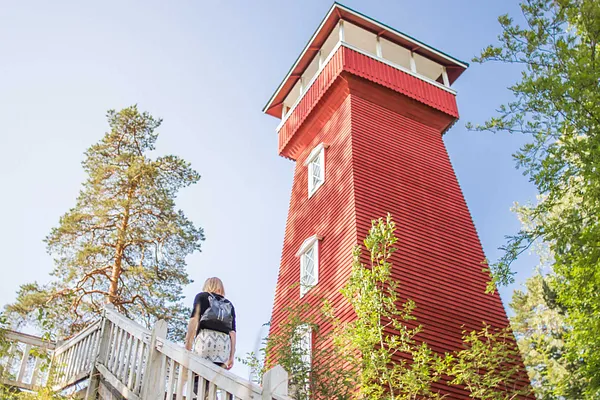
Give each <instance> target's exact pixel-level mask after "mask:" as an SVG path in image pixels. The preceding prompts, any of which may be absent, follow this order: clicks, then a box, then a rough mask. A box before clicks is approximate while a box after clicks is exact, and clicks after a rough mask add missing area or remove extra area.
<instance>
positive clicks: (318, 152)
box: [304, 143, 327, 198]
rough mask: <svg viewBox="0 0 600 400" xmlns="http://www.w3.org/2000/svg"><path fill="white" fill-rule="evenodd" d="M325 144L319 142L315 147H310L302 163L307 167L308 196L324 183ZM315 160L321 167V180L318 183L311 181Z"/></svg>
mask: <svg viewBox="0 0 600 400" xmlns="http://www.w3.org/2000/svg"><path fill="white" fill-rule="evenodd" d="M326 147H327V146H326V145H325V144H324V143H320V144H319V145H318V146H317V147H315V148H314V149H312V151H311V152H310V154H309V155H308V158H307V159H306V161H305V162H304V165H306V166H307V169H308V198H311V197H312V195H313V194H315V192H316V191H317V190H318V189H319V188H320V187H321V186H323V184H324V183H325V148H326ZM315 162H318V164H319V165H320V167H321V180H320V181H319V183H318V184H316V185H315V184H314V183H313V166H314V164H315Z"/></svg>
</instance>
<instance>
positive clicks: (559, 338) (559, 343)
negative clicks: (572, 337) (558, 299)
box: [510, 274, 585, 400]
mask: <svg viewBox="0 0 600 400" xmlns="http://www.w3.org/2000/svg"><path fill="white" fill-rule="evenodd" d="M552 279H554V277H553V276H552V275H547V276H543V275H541V274H536V275H534V276H532V277H531V278H529V279H528V280H527V282H526V283H525V286H526V290H517V291H515V293H514V294H513V298H512V303H511V305H510V306H511V307H512V309H513V310H514V311H515V315H514V316H513V317H512V318H511V322H512V326H513V329H514V330H515V335H516V337H517V341H518V343H519V348H520V350H521V354H522V356H523V362H524V363H525V365H526V367H527V371H528V372H529V377H530V379H531V385H532V386H533V389H534V391H535V393H536V395H537V397H538V398H539V399H543V400H559V399H565V398H567V399H583V398H584V388H585V382H584V380H583V379H581V377H580V376H578V373H577V370H578V369H579V365H578V363H574V364H573V363H571V362H569V360H567V359H566V358H565V357H564V355H565V337H566V336H567V335H568V333H569V327H568V326H567V325H566V323H565V317H564V315H562V314H561V313H560V312H559V311H558V310H557V309H556V308H553V307H550V306H549V305H548V302H549V301H548V300H546V298H547V297H548V294H549V293H548V285H549V282H550V281H551V280H552ZM549 300H550V301H551V299H549Z"/></svg>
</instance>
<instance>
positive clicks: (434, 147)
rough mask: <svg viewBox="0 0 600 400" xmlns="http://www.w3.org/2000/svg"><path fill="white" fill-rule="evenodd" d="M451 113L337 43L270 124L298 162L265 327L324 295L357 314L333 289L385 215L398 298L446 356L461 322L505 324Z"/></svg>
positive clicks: (342, 311) (443, 96) (437, 94)
mask: <svg viewBox="0 0 600 400" xmlns="http://www.w3.org/2000/svg"><path fill="white" fill-rule="evenodd" d="M457 118H458V112H457V109H456V101H455V97H454V94H453V93H452V92H451V91H447V90H444V89H441V88H439V87H437V86H436V85H434V84H432V83H429V82H425V81H423V80H420V79H419V78H417V77H415V76H413V75H411V74H409V73H407V72H404V71H400V70H398V69H396V68H393V67H392V66H389V65H387V64H385V63H382V62H380V61H377V60H375V59H373V58H370V57H368V56H366V55H363V54H361V53H358V52H356V51H354V50H352V49H349V48H345V47H343V46H342V47H340V48H339V49H338V50H337V52H336V53H335V54H334V55H333V57H332V58H331V59H330V61H329V63H328V64H327V65H326V66H325V67H324V69H323V70H322V71H321V73H320V74H319V75H318V76H317V78H316V79H315V81H314V82H313V84H312V85H311V86H310V87H309V88H308V91H307V93H306V94H305V95H304V97H303V98H302V100H301V101H300V103H299V104H298V105H297V106H296V108H295V109H294V110H293V111H292V113H291V115H290V116H289V118H287V120H286V121H285V122H284V124H283V125H282V127H281V129H280V131H279V135H280V136H279V150H280V154H281V155H283V156H285V157H288V158H291V159H293V160H295V161H296V168H295V171H294V184H293V187H292V195H291V200H290V206H289V212H288V219H287V223H286V231H285V239H284V245H283V251H282V258H281V266H280V271H279V276H278V282H277V288H276V293H275V300H274V306H273V314H272V320H271V333H276V332H277V331H278V326H279V324H280V323H281V322H283V321H284V320H285V316H286V310H285V308H286V307H287V306H289V305H291V304H298V303H308V304H311V305H312V306H313V307H314V311H315V312H317V310H318V308H319V305H320V303H321V300H322V299H323V298H326V299H328V300H329V301H330V302H331V303H332V304H333V306H334V307H335V309H336V314H337V316H338V317H340V318H341V320H342V321H351V320H352V319H353V318H355V316H354V313H353V311H352V309H351V307H350V306H349V304H348V303H347V302H346V301H345V300H344V299H343V298H342V296H341V294H340V293H339V289H340V288H341V287H343V286H344V284H345V283H346V280H347V278H348V276H349V273H350V270H351V264H352V248H353V247H354V246H355V245H357V244H359V243H362V239H363V238H364V237H365V236H366V234H367V233H368V229H369V228H370V222H371V220H372V219H376V218H379V217H384V216H385V215H386V214H387V213H388V212H389V213H391V214H392V215H393V216H394V219H395V221H396V224H397V232H396V233H397V236H398V239H399V240H398V243H397V248H398V250H397V252H396V253H395V255H394V256H393V259H392V262H393V264H394V268H393V271H392V277H393V278H394V279H397V280H399V281H400V288H399V295H400V298H401V299H402V300H405V299H407V298H409V299H412V300H414V301H415V302H416V305H417V308H416V310H415V312H414V314H415V316H416V317H417V322H418V323H419V324H421V325H423V328H424V330H423V333H422V334H421V335H420V336H419V337H420V339H421V340H424V341H426V342H427V343H428V344H429V345H430V346H431V347H432V348H433V349H434V350H435V351H437V352H440V353H443V352H445V351H454V350H458V349H460V348H461V345H462V340H461V336H462V331H463V329H469V330H477V329H480V328H481V327H482V324H483V323H484V322H485V323H488V324H491V325H493V326H495V327H501V328H503V327H506V326H507V325H508V319H507V316H506V313H505V311H504V308H503V305H502V302H501V300H500V297H499V295H498V294H497V293H495V294H493V295H487V294H485V293H484V291H485V287H486V283H487V281H488V279H489V276H488V275H487V274H486V273H484V272H483V271H482V269H483V264H482V263H483V261H484V253H483V249H482V247H481V243H480V241H479V238H478V236H477V232H476V230H475V226H474V224H473V221H472V219H471V216H470V213H469V210H468V208H467V205H466V202H465V200H464V197H463V194H462V192H461V190H460V187H459V184H458V180H457V178H456V175H455V173H454V170H453V168H452V165H451V163H450V159H449V157H448V154H447V152H446V148H445V146H444V143H443V140H442V135H443V133H444V132H445V131H446V130H447V129H448V128H449V127H450V126H451V125H452V124H453V123H454V122H455V121H456V119H457ZM320 143H324V144H325V145H327V146H328V147H327V148H326V150H325V183H324V184H323V186H321V187H320V188H319V189H318V190H317V192H316V193H315V194H314V195H313V196H312V197H309V196H308V189H307V179H308V177H307V168H306V166H305V165H304V162H305V160H306V159H307V157H308V155H309V153H310V152H311V150H312V149H313V148H315V147H316V146H317V145H319V144H320ZM313 235H319V236H322V237H323V239H322V240H321V242H320V244H319V282H318V284H317V285H316V286H315V287H313V288H312V289H310V291H308V293H306V294H305V296H304V297H302V298H300V288H299V286H298V282H299V280H300V259H299V257H297V255H296V253H297V252H298V249H299V248H300V246H301V244H302V243H303V241H304V240H305V239H307V238H309V237H311V236H313ZM365 256H366V255H365ZM365 262H367V260H365ZM324 328H325V330H327V329H328V328H329V327H324ZM522 383H523V385H526V384H527V379H526V376H525V375H523V382H522ZM439 388H440V389H441V390H442V392H443V393H444V394H446V395H447V397H446V398H448V399H463V398H467V397H468V394H467V393H466V392H464V391H463V390H461V389H460V388H456V387H448V386H443V385H439Z"/></svg>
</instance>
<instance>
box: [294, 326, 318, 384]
mask: <svg viewBox="0 0 600 400" xmlns="http://www.w3.org/2000/svg"><path fill="white" fill-rule="evenodd" d="M312 331H313V330H312V327H311V326H310V325H309V324H302V325H298V326H297V327H296V329H295V335H298V336H299V340H298V341H297V342H296V343H294V341H290V346H291V347H293V346H298V347H297V349H298V350H299V351H300V352H301V354H302V356H301V358H302V363H303V364H304V366H305V367H306V368H307V369H308V371H309V375H308V376H307V377H306V381H305V382H304V390H305V391H306V394H307V395H308V396H310V371H312V355H313V346H312V345H313V343H312V341H313V337H312V333H313V332H312Z"/></svg>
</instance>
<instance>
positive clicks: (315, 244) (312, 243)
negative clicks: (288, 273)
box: [296, 235, 322, 298]
mask: <svg viewBox="0 0 600 400" xmlns="http://www.w3.org/2000/svg"><path fill="white" fill-rule="evenodd" d="M321 239H322V237H321V236H319V235H313V236H311V237H309V238H308V239H306V240H305V241H304V242H303V243H302V245H301V246H300V249H299V250H298V252H297V253H296V257H300V298H302V297H304V295H305V294H306V293H308V291H309V290H310V289H312V288H314V287H315V286H317V284H318V283H319V241H320V240H321ZM311 249H312V250H313V276H314V282H313V283H312V284H311V285H304V284H303V282H302V281H303V276H304V269H305V268H306V255H307V253H308V252H309V251H310V250H311Z"/></svg>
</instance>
